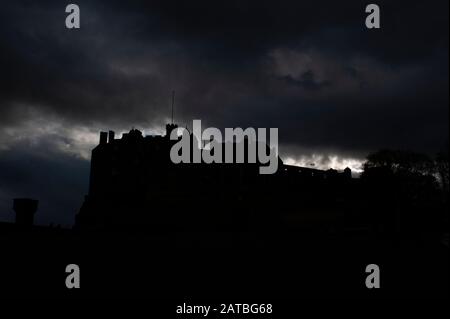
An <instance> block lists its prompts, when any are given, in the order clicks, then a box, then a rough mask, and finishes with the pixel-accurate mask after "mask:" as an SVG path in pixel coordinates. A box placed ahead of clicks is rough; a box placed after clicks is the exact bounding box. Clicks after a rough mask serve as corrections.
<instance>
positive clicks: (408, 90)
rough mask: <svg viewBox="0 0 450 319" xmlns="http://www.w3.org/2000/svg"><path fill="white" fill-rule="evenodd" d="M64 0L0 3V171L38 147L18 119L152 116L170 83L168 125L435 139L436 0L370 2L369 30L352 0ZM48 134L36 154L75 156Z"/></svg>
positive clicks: (337, 141) (400, 143)
mask: <svg viewBox="0 0 450 319" xmlns="http://www.w3.org/2000/svg"><path fill="white" fill-rule="evenodd" d="M75 3H77V4H78V5H79V6H80V8H81V29H79V30H67V29H66V28H65V26H64V20H65V17H66V13H65V12H64V9H65V5H66V3H64V2H61V1H39V2H36V1H9V2H6V3H2V9H1V11H0V39H1V40H0V69H1V73H0V87H1V88H0V134H4V135H5V136H7V137H8V138H7V139H5V138H3V139H0V142H1V143H2V144H3V148H2V147H0V156H1V157H2V158H3V161H2V162H1V166H0V170H4V169H6V167H10V165H12V161H13V158H17V159H19V158H27V157H28V158H29V159H30V158H34V157H33V155H32V154H39V152H40V150H41V149H42V148H45V144H39V147H40V148H38V147H37V144H33V145H32V146H30V147H31V148H32V149H33V152H32V154H30V152H31V151H28V152H25V153H24V152H23V151H21V150H20V149H18V146H14V145H16V144H17V143H22V142H23V138H18V137H17V136H18V135H19V133H18V132H20V130H21V129H22V128H26V129H27V132H28V133H29V134H30V135H33V134H34V133H33V132H34V131H33V130H35V131H36V134H37V135H38V136H40V139H42V140H46V141H49V138H50V136H52V137H53V138H56V135H57V134H69V135H71V138H70V140H69V142H68V144H71V143H72V144H73V143H75V144H76V143H77V142H76V141H79V139H80V138H81V139H91V137H92V134H91V132H86V130H85V129H84V128H89V129H90V130H92V131H94V132H95V131H96V130H98V129H100V128H102V129H105V128H108V127H112V128H116V129H127V128H130V127H131V126H136V127H140V128H155V127H161V126H162V125H164V124H165V120H166V119H167V118H168V117H169V115H170V110H169V105H170V103H169V99H170V92H171V91H172V89H175V90H176V92H177V93H176V110H175V118H176V121H177V122H179V123H180V124H181V125H189V123H191V120H192V119H194V118H195V119H201V120H202V122H203V123H204V124H205V125H214V126H217V127H220V128H223V127H234V126H242V127H247V126H253V127H269V126H270V127H278V128H279V130H280V134H279V136H280V143H281V144H282V145H281V148H280V152H281V154H282V155H285V156H289V157H292V158H296V157H299V156H302V155H305V154H334V155H339V156H340V157H349V158H360V159H361V158H363V157H364V156H365V155H366V154H367V152H370V151H373V150H376V149H379V148H382V147H393V148H411V149H416V150H421V151H427V152H435V151H437V150H438V149H439V148H440V147H441V146H442V145H444V144H445V141H446V140H447V139H448V137H447V136H448V1H444V0H443V1H438V0H436V1H431V2H424V1H395V2H394V1H376V3H377V4H379V5H380V7H381V23H382V29H381V30H367V29H366V28H365V27H364V20H365V17H366V14H365V12H364V8H365V5H366V4H367V3H366V2H363V1H345V2H343V1H250V2H245V3H244V2H243V1H195V2H193V1H189V2H187V1H158V2H155V1H150V2H148V1H127V2H124V1H76V2H75ZM35 118H39V119H40V121H39V122H36V124H35V125H33V119H35ZM30 123H31V124H30ZM49 123H59V126H58V127H57V128H53V129H51V130H49V129H43V128H46V127H47V126H48V125H50V124H49ZM61 127H65V128H66V130H63V129H62V128H61ZM49 132H50V133H49ZM74 132H75V133H74ZM49 134H50V135H49ZM52 134H53V135H52ZM39 143H41V142H39ZM51 145H52V147H50V146H47V148H49V147H50V149H52V150H54V152H53V153H52V154H53V158H52V159H48V160H49V161H50V160H52V161H57V162H58V163H61V161H62V160H63V159H64V161H65V160H68V161H69V162H70V160H69V159H73V160H76V161H81V160H80V159H79V157H76V156H75V157H74V153H73V152H69V153H68V152H67V150H66V149H63V148H61V147H60V146H55V145H54V144H51ZM58 145H59V144H58ZM0 146H1V145H0ZM2 149H3V150H2ZM83 151H86V150H85V148H83ZM42 161H44V160H42ZM64 161H63V162H64ZM20 163H21V162H19V163H18V164H17V165H18V166H17V169H18V170H19V171H20V168H19V167H20V165H19V164H20ZM22 164H23V163H22ZM8 165H9V166H8ZM61 168H62V167H61ZM43 169H44V168H43ZM23 170H24V172H27V171H26V169H25V168H24V169H23ZM50 171H51V170H50ZM50 174H53V173H50ZM33 183H34V182H31V181H30V184H29V185H30V186H29V187H30V189H32V188H33V187H34V186H32V185H35V184H33ZM2 185H3V186H2V188H0V197H1V196H4V197H5V196H6V195H4V194H6V193H8V192H9V193H11V190H10V188H11V189H12V186H11V187H9V188H8V185H9V184H8V183H5V182H4V183H3V184H2ZM10 185H13V184H10ZM14 189H16V190H18V191H17V192H20V191H19V190H20V189H21V187H19V186H17V187H16V186H14ZM2 194H3V195H2ZM77 196H78V195H77Z"/></svg>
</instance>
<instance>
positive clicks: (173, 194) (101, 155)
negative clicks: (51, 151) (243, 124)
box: [75, 124, 352, 230]
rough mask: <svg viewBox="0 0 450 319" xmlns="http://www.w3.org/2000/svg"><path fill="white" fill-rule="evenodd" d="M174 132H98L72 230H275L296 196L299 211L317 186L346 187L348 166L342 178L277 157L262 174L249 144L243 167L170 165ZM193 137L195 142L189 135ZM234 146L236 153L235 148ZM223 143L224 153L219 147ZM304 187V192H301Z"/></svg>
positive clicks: (348, 179) (134, 130)
mask: <svg viewBox="0 0 450 319" xmlns="http://www.w3.org/2000/svg"><path fill="white" fill-rule="evenodd" d="M174 129H177V125H176V124H167V125H166V134H165V135H164V136H161V135H158V136H155V135H151V136H145V137H144V136H143V135H142V132H140V131H139V130H137V129H132V130H131V131H129V132H128V133H125V134H123V136H122V138H121V139H116V138H115V134H114V132H112V131H110V132H109V133H107V132H101V133H100V142H99V145H97V146H96V147H95V148H94V149H93V151H92V158H91V174H90V183H89V193H88V195H87V196H86V197H85V201H84V203H83V205H82V207H81V209H80V212H79V213H78V214H77V216H76V223H75V227H76V228H81V229H82V228H88V229H114V228H120V229H130V230H132V229H135V230H136V229H152V230H161V229H166V230H167V229H169V230H181V229H196V230H214V229H249V228H252V227H265V226H268V225H271V226H274V225H276V224H279V223H280V222H281V223H282V222H283V220H282V219H283V214H285V213H286V211H282V210H281V207H282V206H284V207H285V208H286V207H287V206H289V205H291V204H296V203H294V202H291V201H293V200H296V199H297V198H298V195H294V194H293V193H294V192H296V191H299V192H302V193H303V194H304V195H306V196H305V197H310V198H309V199H308V198H302V201H303V204H302V205H301V206H300V207H302V206H303V207H305V208H306V207H308V203H309V202H310V199H313V198H314V197H316V195H314V194H313V192H314V191H318V188H317V187H320V186H323V185H325V184H327V185H330V184H331V183H339V184H341V185H347V186H348V185H349V183H351V182H352V177H351V170H350V169H349V168H347V169H345V170H344V172H343V173H338V172H337V171H336V170H328V171H321V170H317V169H311V168H300V167H296V166H289V165H284V164H283V162H282V161H281V159H280V158H278V161H279V165H278V171H277V172H276V173H275V174H273V175H260V174H259V171H258V167H259V165H260V164H259V163H249V161H248V154H247V150H248V140H247V139H245V140H244V141H242V142H241V143H244V144H245V145H244V149H245V154H246V156H245V159H244V163H232V164H230V163H228V164H227V163H211V164H206V163H203V162H202V163H197V164H192V163H190V164H186V163H179V164H174V163H172V162H171V160H170V157H169V153H170V149H171V147H172V146H173V145H174V143H176V141H173V140H170V133H171V131H172V130H174ZM191 139H195V137H194V136H193V135H192V134H191ZM196 142H197V141H195V142H193V143H192V144H193V145H198V144H197V143H196ZM233 144H234V145H233V147H234V150H235V149H236V147H237V142H235V143H233ZM221 145H222V148H223V149H224V148H225V143H222V144H221ZM224 153H225V152H222V154H224ZM233 153H234V155H235V156H236V151H234V152H233ZM191 156H192V153H191ZM308 184H311V185H310V186H312V188H311V189H309V190H308V189H305V186H306V185H308ZM314 185H316V187H314ZM326 192H327V191H326V190H325V193H326ZM325 193H324V195H325ZM310 204H311V203H310ZM294 206H298V205H294Z"/></svg>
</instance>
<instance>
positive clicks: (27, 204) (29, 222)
mask: <svg viewBox="0 0 450 319" xmlns="http://www.w3.org/2000/svg"><path fill="white" fill-rule="evenodd" d="M38 203H39V201H38V200H34V199H30V198H15V199H14V204H13V209H14V211H15V212H16V225H20V226H33V223H34V213H36V211H37V208H38Z"/></svg>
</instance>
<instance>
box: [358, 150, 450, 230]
mask: <svg viewBox="0 0 450 319" xmlns="http://www.w3.org/2000/svg"><path fill="white" fill-rule="evenodd" d="M436 177H437V166H436V161H434V160H433V159H431V158H430V157H429V156H427V155H425V154H421V153H416V152H412V151H404V150H380V151H378V152H375V153H372V154H370V155H368V157H367V161H366V163H365V164H364V172H363V174H362V175H361V178H362V180H363V182H364V183H365V185H366V189H367V192H368V194H367V196H368V203H372V205H373V207H372V208H371V209H372V210H373V211H374V213H375V216H376V217H377V218H379V220H380V222H381V224H382V227H383V228H384V229H386V228H387V229H392V228H394V227H395V228H394V229H396V230H397V231H407V230H408V231H414V232H416V233H417V231H425V232H430V231H435V230H437V228H438V226H437V225H438V224H439V219H440V218H439V215H440V214H439V211H441V206H442V205H441V204H442V201H441V197H440V195H439V184H438V180H437V178H436ZM369 205H370V204H369Z"/></svg>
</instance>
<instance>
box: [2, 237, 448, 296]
mask: <svg viewBox="0 0 450 319" xmlns="http://www.w3.org/2000/svg"><path fill="white" fill-rule="evenodd" d="M0 239H1V241H2V243H3V245H2V248H3V249H2V257H1V262H0V282H1V285H0V297H1V298H4V297H32V298H36V297H37V298H47V297H52V298H77V297H89V298H110V297H125V298H130V297H148V298H158V299H180V300H186V299H194V298H201V299H205V298H206V299H208V300H218V301H222V302H225V300H240V301H242V302H251V301H255V300H265V301H266V302H271V301H273V300H277V299H280V298H444V297H448V296H449V276H448V272H449V254H448V246H446V245H445V244H444V243H443V242H442V240H441V238H438V237H433V236H422V237H421V238H414V237H413V236H409V235H402V236H387V235H384V236H380V235H377V236H376V235H371V236H368V235H363V234H345V235H332V234H317V233H316V234H313V233H298V232H284V233H280V232H274V233H270V232H241V233H239V232H214V233H207V232H196V233H189V232H166V233H161V234H153V235H148V234H147V235H145V234H130V233H127V234H125V233H73V232H65V231H64V230H60V231H56V234H55V233H53V234H51V235H48V234H46V233H40V232H39V231H38V230H33V231H23V232H11V233H8V232H4V233H2V234H0ZM72 263H74V264H77V265H79V267H80V274H81V275H80V283H81V288H80V289H67V288H66V286H65V279H66V276H67V274H66V273H65V268H66V266H67V265H68V264H72ZM372 263H374V264H377V265H378V266H379V267H380V278H381V288H380V289H368V288H366V285H365V279H366V276H367V274H366V273H365V268H366V266H367V265H368V264H372Z"/></svg>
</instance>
